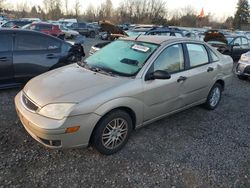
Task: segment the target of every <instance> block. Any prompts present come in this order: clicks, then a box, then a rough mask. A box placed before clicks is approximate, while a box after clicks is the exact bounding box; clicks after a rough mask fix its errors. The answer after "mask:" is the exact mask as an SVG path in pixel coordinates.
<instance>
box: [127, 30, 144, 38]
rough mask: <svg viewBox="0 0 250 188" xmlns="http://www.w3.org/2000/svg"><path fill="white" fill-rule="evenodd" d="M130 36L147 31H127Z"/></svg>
mask: <svg viewBox="0 0 250 188" xmlns="http://www.w3.org/2000/svg"><path fill="white" fill-rule="evenodd" d="M126 33H127V35H128V36H129V37H136V36H138V35H145V34H146V31H126Z"/></svg>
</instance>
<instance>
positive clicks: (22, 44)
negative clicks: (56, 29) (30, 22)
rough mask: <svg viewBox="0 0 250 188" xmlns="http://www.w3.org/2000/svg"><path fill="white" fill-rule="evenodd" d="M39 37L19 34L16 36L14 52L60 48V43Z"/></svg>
mask: <svg viewBox="0 0 250 188" xmlns="http://www.w3.org/2000/svg"><path fill="white" fill-rule="evenodd" d="M53 41H54V40H50V39H49V38H48V37H45V36H41V35H28V34H21V35H18V36H17V42H16V50H49V49H56V48H57V47H60V43H59V42H57V41H55V42H53Z"/></svg>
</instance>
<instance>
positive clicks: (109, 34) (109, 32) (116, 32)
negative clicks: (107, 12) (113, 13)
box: [99, 21, 128, 41]
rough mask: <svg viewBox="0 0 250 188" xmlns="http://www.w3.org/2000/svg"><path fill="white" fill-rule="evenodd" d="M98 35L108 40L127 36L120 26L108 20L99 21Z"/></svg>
mask: <svg viewBox="0 0 250 188" xmlns="http://www.w3.org/2000/svg"><path fill="white" fill-rule="evenodd" d="M99 35H100V38H101V39H102V40H109V41H113V40H115V39H117V38H119V37H126V36H128V35H127V33H126V32H124V31H123V30H122V29H121V28H119V27H118V26H116V25H114V24H112V23H110V22H108V21H104V22H100V33H99Z"/></svg>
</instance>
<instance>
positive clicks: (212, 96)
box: [204, 83, 222, 110]
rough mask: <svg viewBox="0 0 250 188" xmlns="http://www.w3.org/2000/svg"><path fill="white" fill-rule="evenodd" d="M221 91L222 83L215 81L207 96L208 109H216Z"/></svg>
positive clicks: (206, 105)
mask: <svg viewBox="0 0 250 188" xmlns="http://www.w3.org/2000/svg"><path fill="white" fill-rule="evenodd" d="M221 93H222V86H221V84H219V83H215V84H214V86H213V87H212V89H211V90H210V92H209V94H208V96H207V101H206V102H205V104H204V106H205V108H207V109H208V110H214V109H215V108H216V107H217V106H218V105H219V103H220V100H221Z"/></svg>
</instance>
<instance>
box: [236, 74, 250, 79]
mask: <svg viewBox="0 0 250 188" xmlns="http://www.w3.org/2000/svg"><path fill="white" fill-rule="evenodd" d="M237 76H238V78H239V79H240V80H247V79H248V77H247V76H244V75H237Z"/></svg>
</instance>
